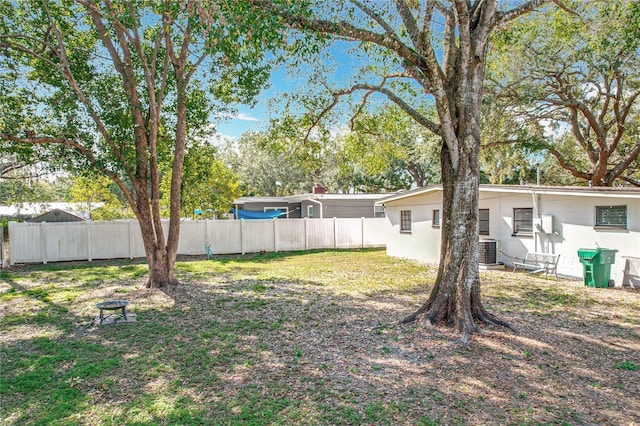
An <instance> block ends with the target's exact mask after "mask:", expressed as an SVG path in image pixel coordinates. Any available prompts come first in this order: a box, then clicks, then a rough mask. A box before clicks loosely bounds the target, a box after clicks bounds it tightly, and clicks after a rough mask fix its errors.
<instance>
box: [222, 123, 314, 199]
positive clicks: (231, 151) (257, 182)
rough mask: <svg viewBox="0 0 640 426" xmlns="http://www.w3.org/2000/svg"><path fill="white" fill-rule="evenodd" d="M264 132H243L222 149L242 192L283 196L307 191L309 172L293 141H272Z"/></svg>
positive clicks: (268, 134) (310, 180)
mask: <svg viewBox="0 0 640 426" xmlns="http://www.w3.org/2000/svg"><path fill="white" fill-rule="evenodd" d="M276 139H277V137H273V138H272V135H271V134H270V132H269V131H267V132H247V133H245V134H243V135H242V136H241V137H240V139H239V140H238V141H230V142H228V143H227V145H226V146H225V147H224V149H223V157H224V161H225V163H226V164H227V165H228V166H229V167H230V168H231V169H232V170H233V171H234V172H235V173H237V174H238V177H239V180H240V182H241V186H242V191H243V194H244V195H248V196H264V197H283V196H287V195H294V194H300V193H305V192H309V191H310V190H311V187H312V186H313V177H312V174H311V173H309V172H308V170H306V169H305V166H304V165H303V164H302V161H300V159H299V156H298V154H297V153H296V144H295V143H292V144H285V143H280V142H274V141H275V140H276Z"/></svg>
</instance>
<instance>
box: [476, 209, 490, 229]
mask: <svg viewBox="0 0 640 426" xmlns="http://www.w3.org/2000/svg"><path fill="white" fill-rule="evenodd" d="M478 222H479V225H480V235H489V209H480V210H479V211H478Z"/></svg>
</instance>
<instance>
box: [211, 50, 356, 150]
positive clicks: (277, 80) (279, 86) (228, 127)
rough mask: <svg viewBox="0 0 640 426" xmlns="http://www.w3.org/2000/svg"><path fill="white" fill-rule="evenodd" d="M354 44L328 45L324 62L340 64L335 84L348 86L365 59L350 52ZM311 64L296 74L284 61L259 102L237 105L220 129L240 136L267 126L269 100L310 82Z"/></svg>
mask: <svg viewBox="0 0 640 426" xmlns="http://www.w3.org/2000/svg"><path fill="white" fill-rule="evenodd" d="M351 44H352V43H348V42H337V43H334V44H333V45H332V46H331V47H330V48H328V49H327V52H328V55H329V57H330V59H329V60H324V63H325V65H326V64H328V63H329V61H335V62H337V67H336V69H335V71H334V73H333V75H332V76H331V80H332V81H335V82H336V88H337V87H346V86H347V82H348V80H349V77H351V76H352V75H353V72H354V71H357V70H358V69H359V68H360V66H362V64H363V63H364V60H363V59H359V58H354V57H352V56H351V55H350V54H349V52H347V49H348V48H349V46H350V45H351ZM311 66H312V65H306V66H301V67H300V70H301V71H300V72H297V73H295V74H296V75H291V73H289V72H288V71H287V70H286V68H285V65H284V64H283V65H281V66H279V67H278V68H277V69H275V70H274V71H273V72H272V74H271V77H270V79H269V87H268V88H266V89H264V90H263V91H262V92H261V93H260V95H259V96H258V102H257V104H256V105H255V106H254V107H249V106H247V105H239V106H237V109H238V114H237V115H236V116H234V117H230V118H227V119H225V120H223V121H221V122H218V123H216V127H217V130H218V133H219V134H221V135H223V136H226V137H231V138H233V139H237V138H239V137H240V136H241V135H242V134H243V133H244V132H247V131H251V130H255V131H259V130H264V129H265V128H266V127H267V126H268V124H269V119H270V118H272V117H271V115H270V113H271V112H270V111H269V110H268V104H269V101H270V100H272V101H275V102H276V103H277V101H278V99H282V98H283V95H284V94H287V93H292V92H294V91H296V90H298V89H300V88H303V89H304V88H306V85H307V84H308V82H307V75H306V73H307V72H311V69H310V68H309V67H311ZM273 118H275V117H273Z"/></svg>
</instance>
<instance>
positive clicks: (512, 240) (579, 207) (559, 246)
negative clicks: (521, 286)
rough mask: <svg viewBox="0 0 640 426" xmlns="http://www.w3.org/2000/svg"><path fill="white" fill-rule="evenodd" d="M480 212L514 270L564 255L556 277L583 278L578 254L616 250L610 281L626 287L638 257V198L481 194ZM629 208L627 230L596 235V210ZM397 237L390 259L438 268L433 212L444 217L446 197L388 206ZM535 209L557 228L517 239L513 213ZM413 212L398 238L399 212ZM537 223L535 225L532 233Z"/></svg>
mask: <svg viewBox="0 0 640 426" xmlns="http://www.w3.org/2000/svg"><path fill="white" fill-rule="evenodd" d="M479 204H480V206H479V207H480V209H489V235H482V236H481V239H495V240H497V241H498V256H497V257H498V262H503V263H504V264H506V265H512V263H513V262H514V261H515V259H517V258H522V257H523V256H524V255H525V254H526V253H527V252H528V251H537V252H546V253H556V254H560V259H559V262H558V272H559V274H561V275H565V276H570V277H575V278H582V274H583V272H582V264H581V263H580V260H579V258H578V254H577V252H578V249H579V248H595V247H598V246H599V247H603V248H611V249H616V250H618V252H617V253H616V262H615V264H613V265H612V266H611V279H613V280H614V281H615V283H616V285H620V284H621V283H622V277H623V271H624V267H625V258H624V257H625V256H630V257H640V197H637V196H635V197H621V196H603V195H598V196H590V195H584V194H575V195H568V194H540V193H537V194H535V195H534V194H533V193H526V192H525V193H518V192H492V191H481V192H480V202H479ZM617 205H626V206H627V229H626V230H613V229H602V228H600V229H597V228H596V227H595V226H594V225H595V211H596V206H617ZM385 207H386V214H387V218H388V220H389V221H390V223H391V225H392V227H393V231H392V232H391V234H390V236H389V239H388V241H387V254H389V255H390V256H396V257H403V258H409V259H415V260H418V261H422V262H428V263H437V262H438V261H439V258H440V228H434V227H433V226H432V220H433V210H434V209H439V210H440V212H441V213H440V214H441V215H442V192H441V191H433V192H428V193H423V194H416V195H414V196H411V197H408V198H404V199H399V200H395V201H392V202H389V203H385ZM514 208H532V209H533V214H534V218H535V217H542V216H548V215H551V217H552V224H553V228H552V229H551V230H547V229H544V231H545V232H534V233H533V234H530V235H513V209H514ZM401 210H411V212H412V221H413V223H412V231H411V233H401V232H400V211H401ZM535 224H536V220H535V219H534V228H535Z"/></svg>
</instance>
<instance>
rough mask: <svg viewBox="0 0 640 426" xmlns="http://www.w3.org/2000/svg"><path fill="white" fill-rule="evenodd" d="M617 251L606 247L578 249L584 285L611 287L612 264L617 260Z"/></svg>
mask: <svg viewBox="0 0 640 426" xmlns="http://www.w3.org/2000/svg"><path fill="white" fill-rule="evenodd" d="M617 251H618V250H612V249H606V248H596V249H585V248H581V249H578V257H579V258H580V263H582V273H583V277H584V285H586V286H588V287H598V288H607V287H609V279H610V278H611V265H612V264H614V263H615V261H616V252H617Z"/></svg>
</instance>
